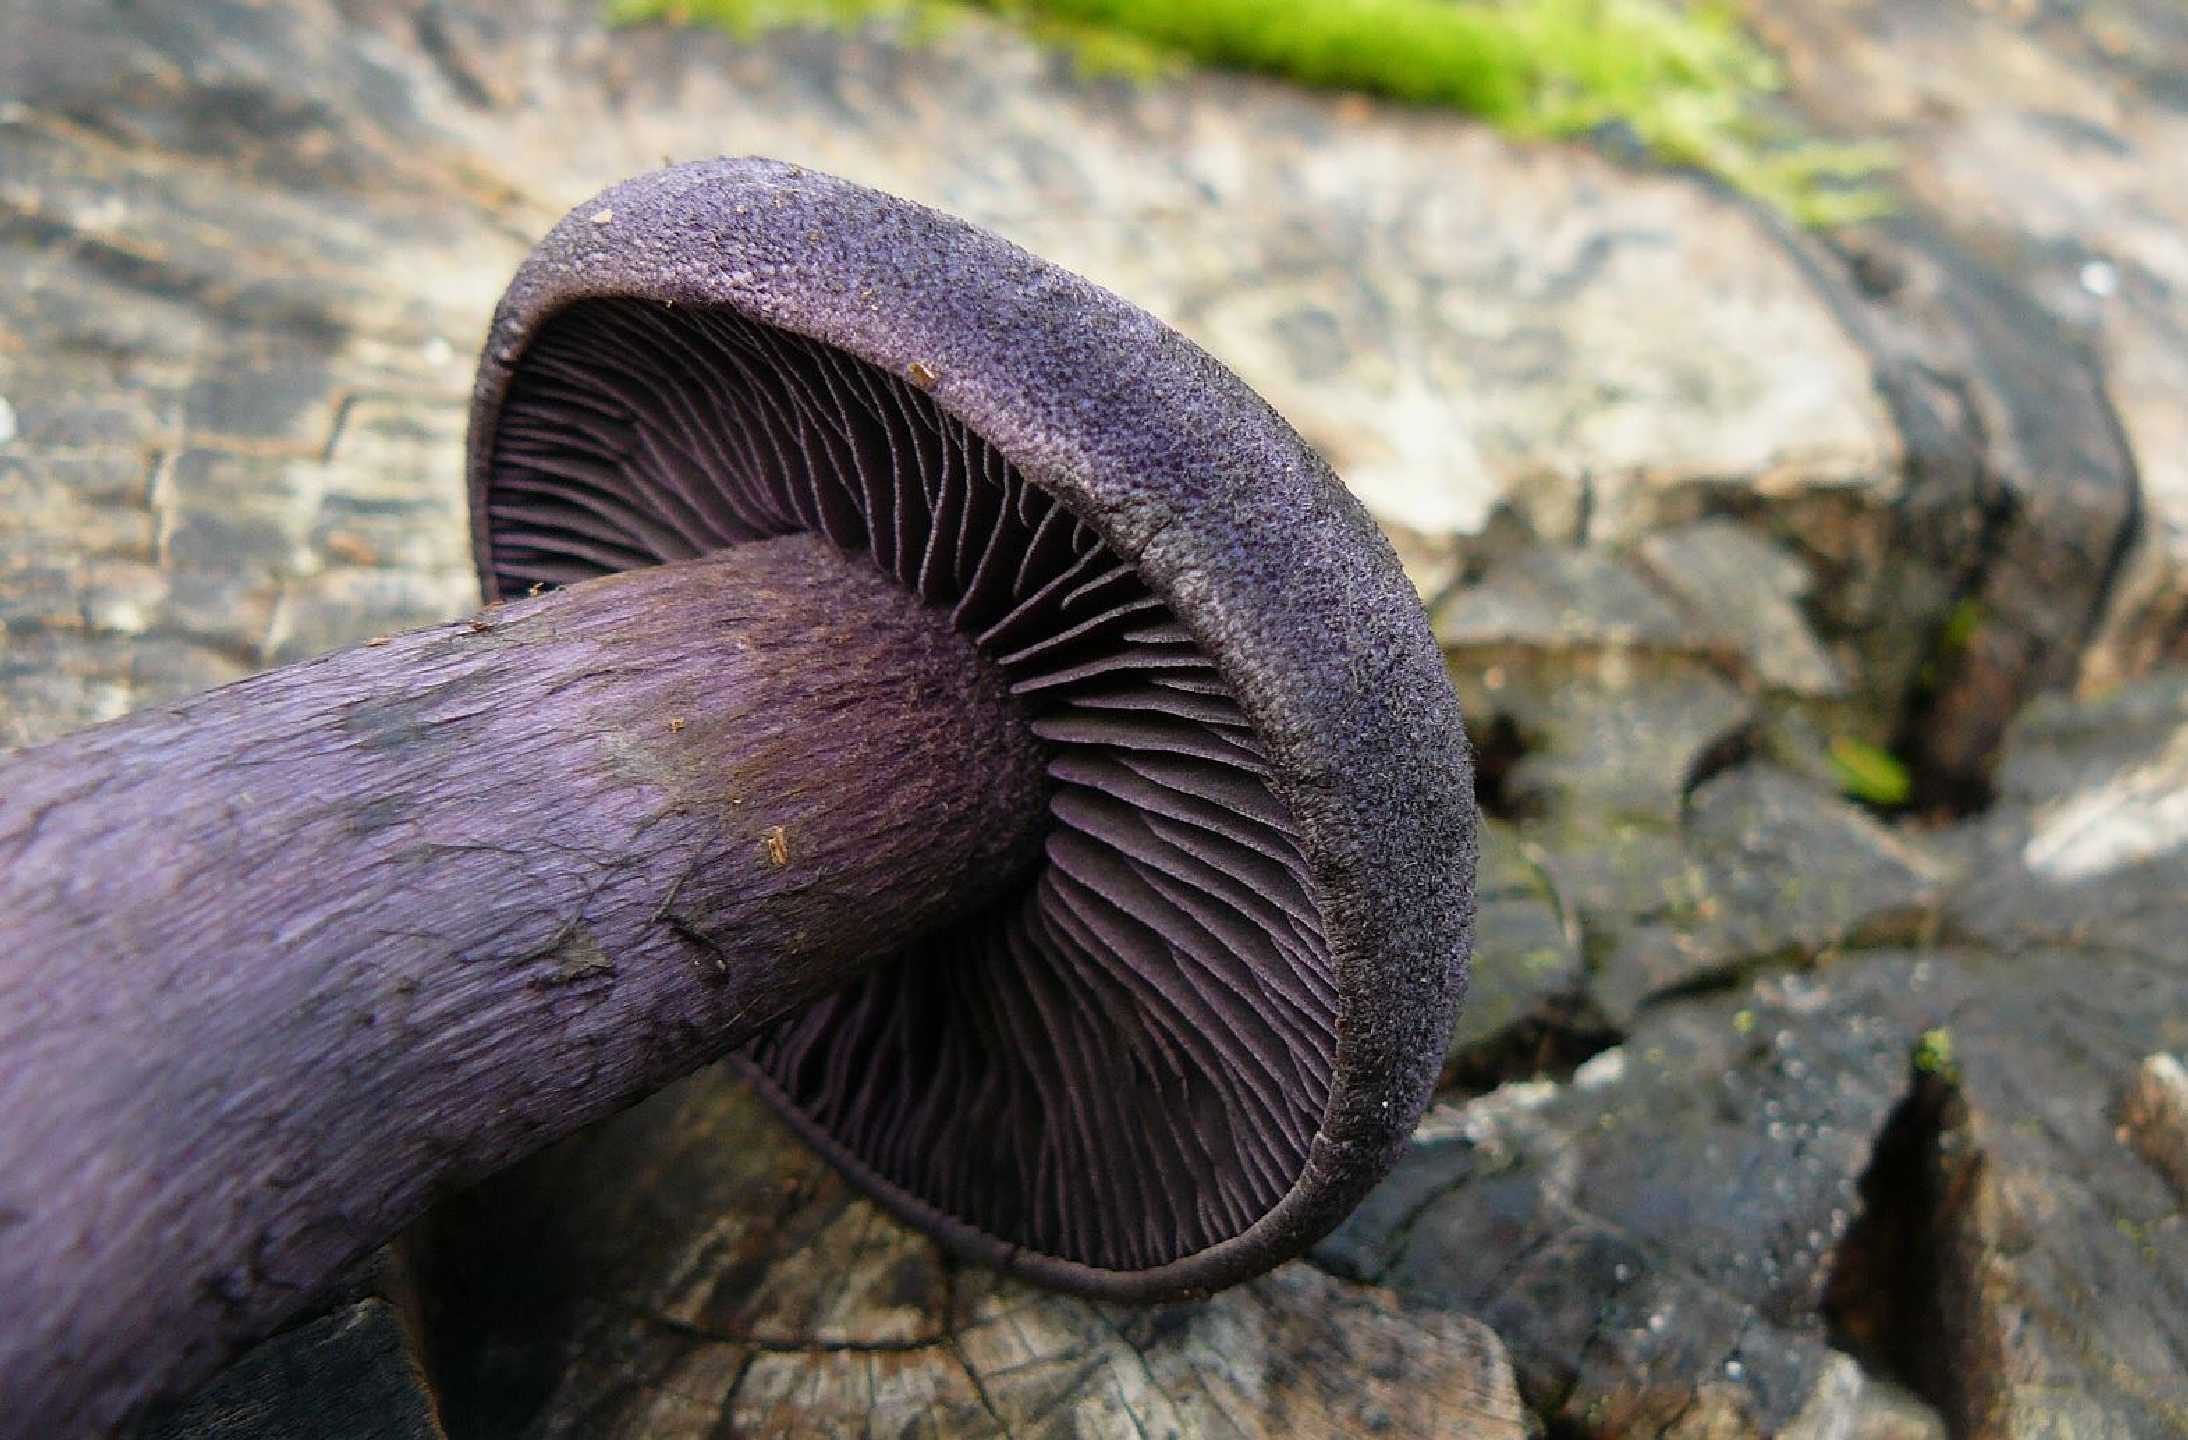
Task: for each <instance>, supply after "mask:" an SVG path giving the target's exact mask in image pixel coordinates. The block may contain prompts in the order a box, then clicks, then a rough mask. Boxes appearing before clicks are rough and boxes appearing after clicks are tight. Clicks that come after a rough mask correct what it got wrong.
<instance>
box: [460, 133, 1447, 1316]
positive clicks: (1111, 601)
mask: <svg viewBox="0 0 2188 1440" xmlns="http://www.w3.org/2000/svg"><path fill="white" fill-rule="evenodd" d="M470 474H471V485H472V505H473V522H474V533H475V536H476V543H477V546H478V561H479V569H480V573H481V575H482V577H483V579H484V581H485V584H486V587H487V590H488V593H489V595H490V596H500V595H506V594H510V593H522V592H523V591H524V590H526V589H528V588H530V587H531V586H533V585H536V584H549V585H552V584H561V583H566V582H570V581H573V580H578V579H582V578H585V577H588V576H591V575H597V574H601V573H604V572H606V571H610V570H616V569H622V568H628V567H633V566H640V565H650V564H655V563H658V562H660V561H664V560H670V559H677V558H682V557H687V556H691V555H695V554H700V553H704V552H707V551H710V550H714V549H718V548H721V547H724V546H730V545H736V544H740V543H744V542H748V541H751V540H755V539H761V538H766V537H771V536H776V535H783V534H788V533H794V532H798V531H809V532H814V533H818V534H821V535H824V536H826V537H827V538H828V539H829V540H831V541H832V542H834V543H835V544H836V545H837V546H838V547H840V548H841V549H843V550H845V551H847V552H854V553H861V552H862V553H866V554H868V555H870V556H871V557H872V560H873V562H874V564H876V565H877V566H879V567H880V568H881V569H882V570H883V571H884V572H886V573H888V574H890V575H893V576H894V577H896V579H897V580H898V581H900V582H901V583H902V584H904V585H905V586H907V587H908V588H910V589H912V590H914V591H915V592H916V593H918V594H919V595H920V596H922V597H923V598H924V599H926V600H927V601H928V602H929V603H931V604H933V605H935V606H937V607H940V608H942V609H944V610H946V611H947V612H948V614H949V615H950V617H951V619H952V621H953V622H954V623H955V624H956V625H957V626H958V627H959V628H960V629H962V630H963V631H964V633H966V634H967V635H968V636H970V637H972V638H973V639H974V640H975V641H976V642H977V643H978V644H979V645H980V647H981V648H982V649H983V650H984V651H985V652H986V653H987V654H988V655H989V656H990V657H991V658H992V659H993V660H994V661H995V662H996V663H997V664H998V665H999V666H1001V667H1002V668H1003V670H1004V671H1005V672H1006V674H1007V675H1008V677H1009V679H1010V682H1011V687H1012V690H1013V692H1014V693H1015V694H1016V695H1017V696H1018V697H1019V699H1020V701H1021V702H1022V703H1023V704H1024V705H1025V706H1026V708H1027V710H1028V713H1029V714H1030V716H1031V723H1032V726H1033V729H1034V731H1035V733H1036V734H1038V735H1039V736H1041V737H1042V739H1043V740H1044V741H1046V742H1047V744H1048V745H1049V747H1050V749H1051V752H1052V756H1053V758H1052V760H1051V762H1050V772H1049V773H1050V776H1051V779H1052V780H1053V781H1054V790H1053V793H1052V797H1051V802H1050V805H1051V820H1052V828H1051V830H1050V834H1049V838H1048V841H1047V844H1046V849H1045V854H1044V856H1043V859H1042V862H1041V864H1040V866H1039V868H1038V872H1037V874H1035V875H1034V877H1033V878H1032V879H1031V881H1030V882H1029V884H1028V885H1027V886H1026V887H1025V888H1024V890H1023V891H1022V893H1019V894H1016V895H1014V896H1013V897H1011V898H1010V899H1009V900H1008V901H1007V902H1004V903H1001V904H998V905H996V906H993V907H991V908H990V909H989V910H987V911H985V912H983V913H981V914H978V915H976V916H974V917H973V918H971V919H970V920H968V921H967V922H965V923H964V924H962V925H960V926H958V927H957V928H955V929H953V930H952V931H951V932H949V933H947V934H940V935H930V936H925V937H918V938H917V939H907V940H906V941H905V942H904V943H901V944H896V945H893V946H890V947H886V953H884V954H882V955H877V957H876V958H877V965H876V968H875V970H874V972H873V974H872V975H871V976H870V977H868V978H867V979H866V980H864V981H862V982H860V983H858V984H857V985H854V986H853V987H852V988H851V989H850V990H848V991H846V992H844V993H842V994H839V995H837V996H834V997H832V998H830V999H828V1000H826V1001H823V1002H821V1003H819V1004H817V1005H815V1006H813V1007H812V1008H811V1009H809V1010H808V1011H806V1012H803V1013H801V1014H799V1015H796V1016H792V1017H789V1018H788V1019H786V1020H784V1021H782V1022H781V1023H780V1024H778V1025H776V1026H774V1027H773V1028H772V1029H771V1030H770V1031H769V1032H768V1033H766V1034H765V1035H763V1036H762V1037H761V1038H760V1039H759V1040H758V1041H756V1042H755V1043H754V1044H752V1045H751V1046H750V1047H748V1049H747V1051H746V1052H745V1053H744V1054H743V1055H742V1056H741V1057H740V1063H741V1064H742V1065H744V1066H745V1068H746V1069H747V1070H748V1071H749V1072H750V1073H752V1074H753V1075H754V1077H755V1078H756V1079H757V1081H758V1082H759V1083H760V1085H761V1086H762V1088H763V1090H764V1091H765V1092H766V1093H767V1094H768V1095H769V1096H770V1097H771V1098H772V1099H773V1100H774V1101H775V1103H776V1104H777V1105H778V1106H779V1107H780V1108H781V1109H782V1110H783V1112H784V1113H785V1114H786V1115H787V1116H789V1117H790V1118H791V1120H792V1121H793V1123H794V1124H795V1125H796V1126H797V1127H798V1128H799V1129H800V1130H801V1132H803V1133H804V1134H805V1135H806V1136H807V1137H808V1138H809V1139H811V1140H812V1141H813V1142H814V1143H815V1144H817V1145H818V1146H820V1147H821V1148H822V1149H823V1150H825V1151H826V1152H827V1153H828V1154H830V1155H831V1156H832V1157H833V1158H834V1159H836V1161H837V1162H838V1163H839V1164H841V1165H843V1166H844V1168H845V1169H846V1170H847V1171H848V1172H849V1173H850V1174H851V1175H852V1176H853V1177H854V1178H855V1179H857V1180H858V1181H859V1182H860V1183H861V1184H862V1185H864V1186H865V1187H866V1188H867V1189H868V1190H870V1191H871V1192H872V1193H873V1194H875V1195H876V1196H877V1197H878V1198H879V1199H880V1200H881V1201H882V1202H883V1203H885V1204H886V1205H888V1206H889V1207H890V1208H891V1209H893V1210H894V1211H896V1212H897V1213H898V1214H899V1215H901V1216H903V1217H905V1218H906V1219H908V1220H910V1221H912V1222H913V1223H915V1224H918V1225H920V1226H922V1227H924V1228H926V1229H927V1230H929V1231H931V1232H932V1233H934V1234H936V1235H937V1236H939V1237H940V1238H941V1239H942V1240H943V1241H944V1242H945V1243H948V1244H950V1245H951V1246H952V1247H953V1248H955V1249H957V1250H959V1251H960V1252H961V1253H965V1254H967V1255H970V1256H972V1257H974V1258H976V1259H979V1260H982V1261H985V1262H988V1263H991V1264H996V1265H1000V1266H1003V1267H1004V1268H1007V1269H1011V1270H1015V1271H1017V1272H1019V1273H1023V1274H1027V1275H1029V1276H1032V1277H1033V1278H1036V1279H1039V1280H1041V1281H1043V1282H1045V1283H1049V1284H1053V1285H1060V1286H1064V1287H1067V1288H1071V1289H1076V1290H1079V1291H1083V1292H1087V1293H1092V1294H1099V1295H1105V1296H1112V1297H1120V1298H1156V1297H1161V1296H1168V1295H1177V1294H1184V1293H1190V1292H1192V1291H1195V1290H1200V1289H1207V1288H1213V1287H1216V1286H1220V1285H1224V1284H1228V1283H1230V1282H1232V1281H1235V1280H1238V1279H1241V1278H1244V1277H1245V1276H1247V1275H1250V1274H1253V1273H1255V1272H1257V1271H1259V1270H1261V1269H1264V1268H1266V1267H1267V1266H1268V1265H1271V1264H1273V1263H1275V1262H1276V1261H1278V1260H1281V1259H1283V1258H1285V1257H1287V1256H1289V1255H1291V1254H1294V1253H1296V1252H1297V1251H1298V1250H1300V1249H1301V1248H1303V1247H1304V1246H1305V1245H1307V1244H1308V1243H1310V1242H1311V1241H1312V1240H1313V1239H1315V1238H1316V1237H1318V1236H1319V1235H1320V1234H1322V1233H1323V1232H1325V1231H1326V1230H1327V1229H1328V1228H1329V1227H1330V1226H1331V1225H1333V1224H1334V1223H1336V1221H1337V1220H1338V1219H1340V1218H1341V1217H1342V1216H1343V1215H1344V1214H1345V1213H1346V1212H1347V1211H1349V1210H1350V1209H1351V1207H1352V1206H1353V1205H1354V1204H1355V1203H1357V1201H1358V1200H1359V1199H1360V1198H1361V1197H1362V1196H1363V1195H1364V1194H1365V1193H1366V1192H1367V1190H1368V1189H1369V1188H1370V1187H1371V1186H1372V1185H1373V1184H1374V1183H1375V1182H1376V1181H1377V1180H1378V1179H1379V1178H1381V1176H1382V1174H1383V1173H1384V1171H1385V1170H1386V1169H1387V1167H1388V1165H1389V1163H1390V1161H1391V1159H1392V1158H1393V1157H1394V1156H1395V1154H1396V1153H1397V1150H1398V1148H1399V1147H1400V1146H1401V1145H1402V1144H1403V1143H1404V1140H1405V1137H1406V1135H1407V1134H1408V1133H1409V1132H1410V1130H1411V1128H1412V1125H1413V1123H1414V1122H1415V1120H1416V1119H1417V1118H1418V1116H1419V1113H1420V1110H1421V1108H1422V1107H1423V1105H1425V1103H1426V1101H1427V1097H1428V1094H1429V1090H1430V1087H1431V1086H1432V1084H1433V1082H1434V1079H1435V1076H1436V1073H1437V1070H1438V1068H1439V1066H1440V1064H1441V1060H1442V1056H1443V1048H1444V1042H1445V1039H1446V1037H1447V1035H1448V1034H1449V1031H1450V1026H1451V1022H1452V1019H1453V1016H1454V1013H1455V1011H1456V1007H1457V1005H1458V1003H1459V1001H1460V999H1461V996H1462V993H1463V991H1464V986H1465V968H1466V955H1467V948H1468V942H1469V925H1470V918H1471V915H1472V908H1473V907H1472V901H1471V890H1472V884H1473V871H1474V844H1475V834H1474V829H1475V816H1474V801H1473V786H1472V776H1471V773H1470V768H1469V757H1468V751H1467V746H1466V741H1465V737H1464V733H1463V730H1462V727H1461V723H1460V717H1459V713H1458V708H1457V702H1456V701H1455V700H1454V698H1453V696H1452V692H1451V688H1450V685H1449V682H1448V680H1447V679H1446V677H1445V674H1444V670H1443V664H1442V659H1441V656H1440V654H1439V653H1438V651H1437V648H1436V646H1435V643H1434V641H1433V640H1432V639H1431V638H1430V635H1429V632H1428V628H1427V624H1426V622H1425V620H1424V618H1423V616H1422V614H1421V609H1420V605H1419V603H1418V601H1417V600H1416V598H1415V596H1414V594H1413V590H1412V588H1411V586H1410V584H1409V583H1408V582H1407V580H1406V579H1405V577H1404V575H1403V573H1402V572H1401V571H1400V569H1399V567H1398V564H1397V561H1396V559H1395V557H1394V556H1393V555H1392V553H1391V550H1390V547H1389V545H1388V543H1387V542H1386V541H1385V540H1384V539H1383V537H1382V535H1381V534H1380V533H1379V532H1378V531H1377V530H1376V529H1375V527H1374V525H1373V524H1372V522H1371V521H1370V520H1369V519H1368V518H1367V516H1366V514H1365V512H1364V511H1362V509H1361V508H1360V507H1359V505H1358V504H1357V503H1356V502H1354V501H1353V500H1352V498H1351V497H1350V496H1349V495H1348V494H1346V492H1345V491H1344V490H1343V488H1342V487H1341V486H1340V485H1339V484H1338V483H1337V482H1336V480H1335V479H1334V477H1333V476H1332V475H1331V474H1330V472H1329V470H1328V468H1327V467H1326V466H1325V465H1324V464H1323V463H1322V461H1321V460H1320V459H1319V458H1318V457H1317V456H1316V455H1315V454H1314V453H1313V452H1312V451H1311V450H1310V449H1309V448H1308V447H1307V446H1306V445H1305V444H1304V443H1303V442H1302V441H1301V440H1300V439H1299V437H1298V436H1297V435H1296V434H1294V433H1293V431H1292V430H1291V429H1290V428H1289V427H1288V426H1287V425H1285V423H1284V422H1283V421H1282V420H1281V419H1280V418H1278V417H1277V415H1276V414H1275V413H1274V412H1273V411H1271V410H1270V409H1269V408H1268V406H1267V405H1266V404H1264V403H1263V402H1262V401H1261V400H1260V399H1259V398H1258V397H1256V396H1255V395H1254V394H1253V393H1252V392H1251V391H1249V390H1248V389H1247V388H1246V387H1245V386H1244V385H1243V384H1242V383H1241V382H1240V381H1239V380H1238V379H1237V378H1236V377H1235V376H1233V375H1231V374H1230V373H1229V372H1228V371H1226V370H1224V369H1223V368H1222V367H1221V366H1220V365H1218V364H1217V363H1216V362H1215V361H1213V360H1212V359H1210V358H1209V357H1208V356H1207V355H1206V354H1205V353H1203V352H1202V351H1200V350H1199V349H1197V348H1195V347H1194V346H1193V345H1191V344H1190V343H1189V342H1187V341H1186V340H1184V339H1183V338H1182V337H1181V336H1179V335H1178V334H1177V333H1176V332H1175V331H1172V330H1170V329H1169V328H1167V327H1166V326H1164V325H1162V324H1161V323H1159V322H1158V321H1156V320H1154V319H1153V318H1151V317H1150V316H1148V315H1146V314H1144V313H1143V312H1141V311H1139V310H1137V309H1135V308H1133V307H1132V306H1131V305H1129V304H1127V303H1125V302H1124V301H1122V300H1120V299H1119V298H1117V297H1116V296H1114V295H1112V294H1110V293H1108V292H1106V291H1103V290H1101V289H1098V288H1096V287H1095V286H1092V285H1090V284H1088V283H1087V282H1085V281H1083V280H1080V279H1078V278H1077V277H1075V276H1072V275H1070V274H1068V273H1066V272H1064V271H1061V270H1059V269H1057V268H1056V267H1054V266H1052V265H1049V264H1047V263H1045V262H1043V261H1041V260H1038V259H1036V258H1034V257H1033V256H1031V255H1028V254H1026V253H1025V252H1023V251H1021V250H1019V249H1017V248H1015V247H1014V246H1011V245H1009V244H1008V243H1006V242H1004V241H1002V240H1001V239H999V238H997V237H995V236H993V235H991V234H989V233H987V232H985V231H982V230H979V229H977V228H975V227H972V226H969V225H966V224H964V223H962V222H960V221H957V220H953V219H951V218H949V217H947V216H944V215H941V214H938V213H936V212H934V211H931V210H928V209H925V208H922V207H920V206H916V205H912V204H909V203H906V202H904V201H901V200H897V199H893V198H891V197H889V196H885V195H882V194H879V193H876V192H874V191H871V190H867V189H864V188H861V187H858V186H855V185H851V184H848V183H846V182H843V181H840V180H835V179H832V178H829V177H827V176H823V175H818V174H815V173H813V172H811V171H804V170H799V169H797V168H794V167H790V166H784V165H779V164H775V163H772V162H767V161H759V160H722V161H708V162H702V163H698V164H692V165H683V166H678V167H675V168H673V169H669V170H664V171H660V172H657V173H654V174H650V175H645V176H641V177H639V178H637V179H635V180H632V181H629V182H627V183H625V184H623V185H620V186H617V187H615V188H614V189H612V190H610V191H608V192H607V193H605V194H604V195H602V196H600V197H599V198H598V199H596V200H594V201H592V202H589V203H588V204H586V205H583V206H580V207H579V208H578V209H577V210H576V211H574V212H573V213H572V214H571V216H570V217H569V218H568V219H566V220H565V221H564V222H563V223H562V224H561V225H560V226H558V227H557V228H556V229H555V231H554V232H553V233H552V234H551V235H550V236H549V237H548V238H547V239H546V241H544V242H543V243H542V244H541V246H540V247H539V249H538V250H537V251H536V252H535V253H534V255H533V256H532V258H531V259H530V260H529V261H528V262H527V263H526V265H525V266H524V268H523V269H522V271H521V272H520V273H519V274H518V276H517V278H516V280H515V282H514V283H513V284H512V286H511V287H510V290H509V293H508V295H507V296H506V297H505V298H504V300H503V303H502V306H501V309H500V311H499V312H498V314H497V316H496V318H495V321H494V326H493V330H492V333H491V335H490V336H489V339H488V344H487V350H486V356H485V359H484V362H483V366H482V370H481V374H480V378H479V386H478V392H477V398H476V402H475V407H474V412H473V419H472V430H471V454H470ZM967 783H978V780H977V777H968V782H967Z"/></svg>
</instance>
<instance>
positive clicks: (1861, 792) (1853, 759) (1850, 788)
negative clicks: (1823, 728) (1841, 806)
mask: <svg viewBox="0 0 2188 1440" xmlns="http://www.w3.org/2000/svg"><path fill="white" fill-rule="evenodd" d="M1831 771H1832V773H1833V774H1834V775H1836V776H1837V777H1838V782H1839V788H1840V789H1841V790H1844V791H1845V792H1846V793H1847V794H1848V795H1851V796H1853V797H1854V798H1855V799H1856V800H1861V801H1866V802H1867V803H1869V804H1871V805H1881V806H1884V807H1886V808H1890V807H1892V806H1896V805H1904V804H1906V803H1907V798H1908V797H1909V796H1910V795H1912V794H1913V793H1914V777H1913V776H1911V775H1909V774H1908V773H1907V766H1906V765H1905V763H1904V762H1902V761H1901V760H1900V759H1899V757H1897V756H1896V755H1893V754H1892V753H1891V752H1890V751H1889V750H1885V749H1883V748H1881V747H1879V746H1876V745H1871V744H1869V743H1868V742H1867V741H1865V740H1856V739H1854V738H1853V737H1852V736H1851V735H1837V736H1833V737H1832V740H1831Z"/></svg>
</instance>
